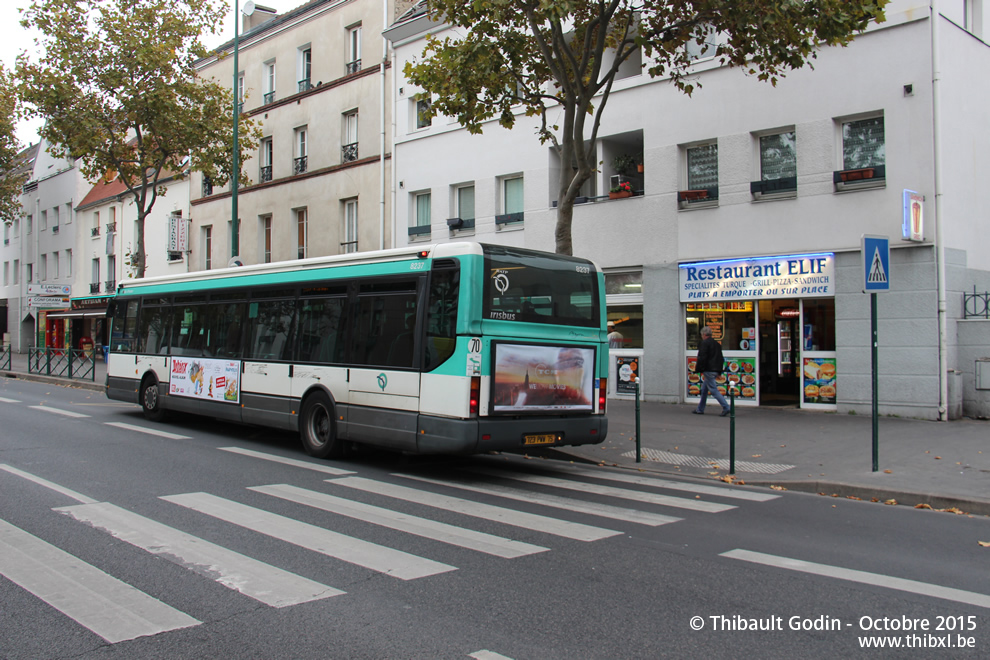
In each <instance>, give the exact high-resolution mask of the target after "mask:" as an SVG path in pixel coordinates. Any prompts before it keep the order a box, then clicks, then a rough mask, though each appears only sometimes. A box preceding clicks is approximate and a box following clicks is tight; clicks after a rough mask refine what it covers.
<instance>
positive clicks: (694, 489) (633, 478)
mask: <svg viewBox="0 0 990 660" xmlns="http://www.w3.org/2000/svg"><path fill="white" fill-rule="evenodd" d="M567 473H568V474H570V473H573V474H579V475H581V476H584V477H591V478H593V479H605V480H608V481H619V482H622V483H627V484H637V485H639V486H653V487H656V488H667V489H669V490H679V491H684V492H687V493H696V494H698V495H715V496H716V497H728V498H731V499H736V500H749V501H750V502H769V501H770V500H775V499H777V498H779V497H780V495H774V494H772V493H757V492H754V491H751V490H739V489H736V488H732V487H729V486H706V485H704V484H693V483H685V482H681V481H670V480H669V479H656V478H654V477H641V476H638V475H633V474H622V473H619V472H606V471H603V472H593V471H591V470H582V469H575V470H569V471H568V472H567Z"/></svg>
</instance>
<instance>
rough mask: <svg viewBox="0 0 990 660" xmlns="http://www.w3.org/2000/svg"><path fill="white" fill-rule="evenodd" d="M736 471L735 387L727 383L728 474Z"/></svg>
mask: <svg viewBox="0 0 990 660" xmlns="http://www.w3.org/2000/svg"><path fill="white" fill-rule="evenodd" d="M735 473H736V388H734V387H732V385H731V384H730V385H729V474H733V475H734V474H735Z"/></svg>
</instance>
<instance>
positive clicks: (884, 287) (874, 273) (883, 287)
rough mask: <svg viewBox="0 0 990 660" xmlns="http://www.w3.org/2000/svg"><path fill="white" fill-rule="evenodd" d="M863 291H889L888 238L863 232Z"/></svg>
mask: <svg viewBox="0 0 990 660" xmlns="http://www.w3.org/2000/svg"><path fill="white" fill-rule="evenodd" d="M861 246H862V255H863V293H879V292H881V291H890V239H889V238H887V237H886V236H870V235H867V234H863V238H862V242H861Z"/></svg>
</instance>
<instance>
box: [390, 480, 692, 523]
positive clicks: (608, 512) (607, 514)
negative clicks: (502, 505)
mask: <svg viewBox="0 0 990 660" xmlns="http://www.w3.org/2000/svg"><path fill="white" fill-rule="evenodd" d="M396 476H400V477H403V478H405V479H415V480H416V481H423V482H426V483H430V484H436V485H438V486H451V487H453V488H460V489H461V490H468V491H471V492H474V493H482V494H484V495H495V496H496V497H504V498H506V499H510V500H517V501H519V502H531V503H533V504H539V505H541V506H548V507H551V508H554V509H564V510H565V511H577V512H578V513H586V514H589V515H592V516H601V517H603V518H611V519H612V520H622V521H625V522H630V523H636V524H639V525H649V526H650V527H658V526H660V525H666V524H668V523H674V522H677V521H679V520H682V519H681V518H674V517H673V516H664V515H661V514H659V513H650V512H648V511H636V510H635V509H624V508H622V507H618V506H612V505H611V504H599V503H598V502H588V501H586V500H575V499H571V498H568V497H560V496H559V495H550V494H547V493H540V492H536V491H522V490H519V489H518V488H510V487H508V486H502V485H497V484H484V485H478V484H476V483H473V482H472V483H467V482H464V481H455V480H452V479H442V480H441V479H430V478H428V477H420V476H417V475H413V474H398V475H396Z"/></svg>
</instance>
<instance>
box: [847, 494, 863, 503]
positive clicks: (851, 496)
mask: <svg viewBox="0 0 990 660" xmlns="http://www.w3.org/2000/svg"><path fill="white" fill-rule="evenodd" d="M846 499H847V500H856V501H857V502H862V501H863V498H862V497H856V496H855V495H846Z"/></svg>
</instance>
